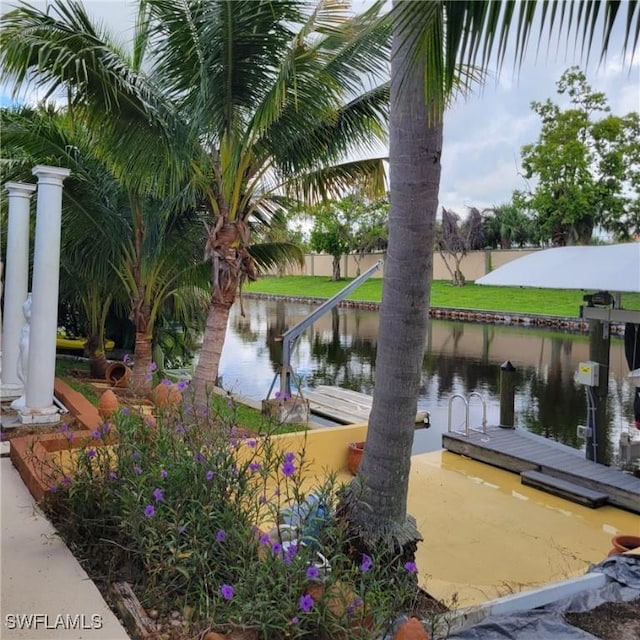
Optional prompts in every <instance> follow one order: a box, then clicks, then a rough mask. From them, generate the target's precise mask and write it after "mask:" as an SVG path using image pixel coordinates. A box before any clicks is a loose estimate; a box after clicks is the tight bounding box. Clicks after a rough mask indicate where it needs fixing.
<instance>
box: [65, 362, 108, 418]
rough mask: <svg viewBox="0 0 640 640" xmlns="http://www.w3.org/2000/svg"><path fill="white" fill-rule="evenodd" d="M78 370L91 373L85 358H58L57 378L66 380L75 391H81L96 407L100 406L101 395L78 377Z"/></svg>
mask: <svg viewBox="0 0 640 640" xmlns="http://www.w3.org/2000/svg"><path fill="white" fill-rule="evenodd" d="M78 371H80V372H82V373H83V374H86V375H87V376H88V375H89V363H88V362H84V361H83V360H66V359H61V358H56V378H60V379H61V380H63V381H64V382H66V383H67V384H68V385H69V386H70V387H71V388H72V389H73V390H74V391H77V392H78V393H81V394H82V395H83V396H84V397H85V398H86V399H87V400H88V401H89V402H90V403H91V404H92V405H93V406H94V407H97V406H98V402H99V400H100V395H99V394H98V392H97V391H96V390H95V389H94V388H93V387H92V386H91V385H90V384H89V383H87V382H83V381H82V380H81V378H79V377H78Z"/></svg>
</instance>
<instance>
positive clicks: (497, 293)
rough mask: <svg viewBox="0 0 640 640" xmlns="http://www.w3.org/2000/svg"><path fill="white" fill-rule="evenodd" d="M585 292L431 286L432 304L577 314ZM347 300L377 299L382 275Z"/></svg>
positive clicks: (298, 280) (303, 279)
mask: <svg viewBox="0 0 640 640" xmlns="http://www.w3.org/2000/svg"><path fill="white" fill-rule="evenodd" d="M349 282H351V279H344V280H340V281H339V282H333V281H331V280H329V279H327V278H326V277H324V276H284V277H281V278H279V277H275V276H269V277H264V278H260V279H259V280H258V281H257V282H254V283H252V284H250V285H248V286H247V287H246V291H248V292H250V293H266V294H271V295H281V296H301V297H317V298H330V297H331V296H333V295H335V294H336V293H338V291H340V290H341V289H343V288H344V287H345V286H346V285H347V284H348V283H349ZM584 293H585V292H584V291H575V290H567V289H532V288H525V287H486V286H480V285H476V284H473V283H468V284H466V285H465V286H464V287H454V286H453V285H452V284H451V283H449V282H448V281H446V280H434V281H433V283H432V286H431V306H433V307H444V308H456V309H477V310H482V311H506V312H511V313H535V314H544V315H551V316H565V317H573V318H577V317H578V313H579V309H580V305H581V304H583V301H582V296H583V295H584ZM347 300H359V301H362V302H380V301H381V300H382V279H380V278H376V279H371V280H367V281H366V282H365V283H364V284H362V286H361V287H359V288H358V289H357V290H356V291H353V292H352V293H351V294H350V295H349V296H347ZM622 302H623V306H624V308H625V309H640V294H637V293H627V294H624V295H623V298H622Z"/></svg>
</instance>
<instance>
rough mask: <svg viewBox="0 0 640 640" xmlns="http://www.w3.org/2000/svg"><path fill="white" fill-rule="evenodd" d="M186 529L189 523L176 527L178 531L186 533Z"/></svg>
mask: <svg viewBox="0 0 640 640" xmlns="http://www.w3.org/2000/svg"><path fill="white" fill-rule="evenodd" d="M186 530H187V525H186V524H179V525H178V526H177V527H176V531H177V532H178V533H184V532H185V531H186Z"/></svg>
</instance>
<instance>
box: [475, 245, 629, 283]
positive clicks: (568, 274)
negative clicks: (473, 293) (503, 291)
mask: <svg viewBox="0 0 640 640" xmlns="http://www.w3.org/2000/svg"><path fill="white" fill-rule="evenodd" d="M476 284H486V285H495V286H509V287H539V288H542V289H587V290H589V291H610V292H636V293H638V292H640V242H629V243H626V244H611V245H602V246H593V247H591V246H589V247H558V248H555V249H545V250H544V251H536V252H535V253H531V254H529V255H527V256H523V257H522V258H516V259H515V260H513V261H512V262H509V263H507V264H505V265H503V266H502V267H498V268H497V269H495V270H494V271H492V272H491V273H488V274H487V275H485V276H482V278H479V279H478V280H476Z"/></svg>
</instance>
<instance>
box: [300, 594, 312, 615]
mask: <svg viewBox="0 0 640 640" xmlns="http://www.w3.org/2000/svg"><path fill="white" fill-rule="evenodd" d="M313 604H314V600H313V598H312V597H311V596H310V595H309V594H308V593H305V594H304V595H303V596H300V608H301V609H302V610H303V611H304V612H305V613H309V611H311V609H312V608H313Z"/></svg>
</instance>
